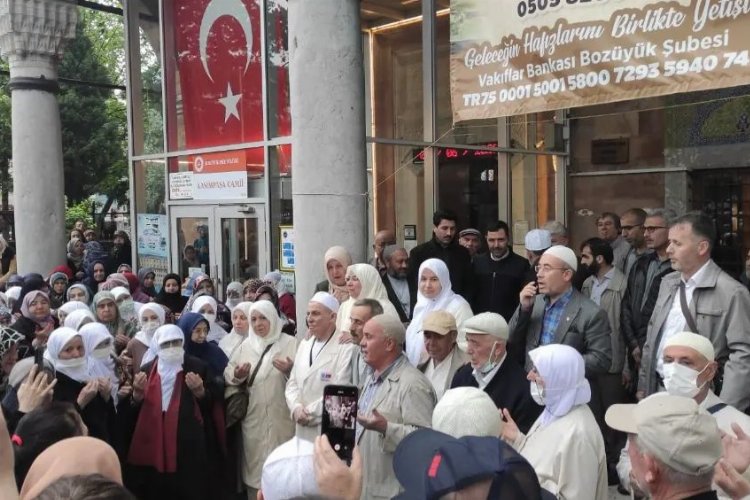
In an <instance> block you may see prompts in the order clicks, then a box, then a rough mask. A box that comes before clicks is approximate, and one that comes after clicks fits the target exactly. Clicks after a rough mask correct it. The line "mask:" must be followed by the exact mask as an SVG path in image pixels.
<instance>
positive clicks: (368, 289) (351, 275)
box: [336, 264, 399, 332]
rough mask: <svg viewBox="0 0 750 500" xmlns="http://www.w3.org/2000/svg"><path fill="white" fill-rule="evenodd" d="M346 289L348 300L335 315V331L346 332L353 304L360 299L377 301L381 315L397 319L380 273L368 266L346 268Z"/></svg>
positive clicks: (357, 265)
mask: <svg viewBox="0 0 750 500" xmlns="http://www.w3.org/2000/svg"><path fill="white" fill-rule="evenodd" d="M346 289H347V291H348V292H349V299H348V300H347V301H346V302H344V303H343V304H341V307H340V308H339V312H338V314H337V315H336V330H337V331H341V332H348V331H349V325H350V323H351V321H350V318H349V315H350V313H351V312H352V307H354V303H355V302H357V301H358V300H360V299H373V300H377V301H378V302H379V303H380V305H381V306H382V307H383V314H387V315H389V316H393V317H394V318H396V319H399V317H398V312H397V311H396V308H395V307H393V304H392V303H391V301H390V300H388V292H387V291H386V289H385V285H383V280H382V279H381V278H380V273H378V270H377V269H375V267H373V266H371V265H370V264H352V265H351V266H349V267H347V268H346Z"/></svg>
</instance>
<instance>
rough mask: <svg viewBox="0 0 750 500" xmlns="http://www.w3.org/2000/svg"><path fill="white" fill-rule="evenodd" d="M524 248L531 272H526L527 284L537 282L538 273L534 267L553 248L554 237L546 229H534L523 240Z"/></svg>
mask: <svg viewBox="0 0 750 500" xmlns="http://www.w3.org/2000/svg"><path fill="white" fill-rule="evenodd" d="M523 246H524V247H525V248H526V258H527V259H528V261H529V266H530V268H529V270H528V271H527V272H526V279H525V280H524V281H525V283H530V282H532V281H536V271H534V266H536V265H537V264H538V263H539V259H540V258H541V257H542V254H544V252H546V251H547V249H548V248H549V247H551V246H552V236H551V235H550V232H549V231H547V230H546V229H532V230H531V231H529V232H528V233H526V236H525V237H524V239H523Z"/></svg>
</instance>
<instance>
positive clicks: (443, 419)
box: [432, 387, 503, 438]
mask: <svg viewBox="0 0 750 500" xmlns="http://www.w3.org/2000/svg"><path fill="white" fill-rule="evenodd" d="M432 428H433V429H434V430H436V431H438V432H444V433H445V434H448V435H449V436H453V437H454V438H461V437H464V436H479V437H489V436H492V437H500V435H501V434H502V429H503V419H502V417H501V416H500V412H499V411H497V407H496V406H495V403H494V402H493V401H492V399H491V398H490V396H489V395H488V394H487V393H486V392H484V391H482V390H479V389H477V388H476V387H456V388H455V389H451V390H449V391H446V392H445V394H444V395H443V398H442V399H441V400H440V401H438V404H436V405H435V411H433V412H432Z"/></svg>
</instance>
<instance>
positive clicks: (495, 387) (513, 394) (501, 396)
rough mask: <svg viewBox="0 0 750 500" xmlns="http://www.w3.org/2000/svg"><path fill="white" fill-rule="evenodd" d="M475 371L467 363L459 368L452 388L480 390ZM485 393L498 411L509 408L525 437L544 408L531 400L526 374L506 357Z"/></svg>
mask: <svg viewBox="0 0 750 500" xmlns="http://www.w3.org/2000/svg"><path fill="white" fill-rule="evenodd" d="M472 371H473V369H472V367H471V365H470V364H468V363H467V364H466V365H464V366H462V367H461V368H459V369H458V371H457V372H456V375H454V376H453V382H452V383H451V389H453V388H455V387H479V384H478V383H477V380H476V379H475V378H474V375H472ZM484 392H486V393H487V394H489V396H490V397H491V398H492V401H493V402H494V403H495V406H497V407H498V409H503V408H507V410H508V412H510V416H511V417H513V420H515V422H516V425H518V429H519V430H520V431H521V432H523V433H524V434H525V433H527V432H529V429H530V428H531V426H532V425H533V424H534V422H535V421H536V419H537V417H538V416H539V415H540V414H541V413H542V410H543V409H544V408H543V407H541V406H539V405H538V404H536V403H535V402H534V400H533V399H532V398H531V391H530V390H529V381H528V380H526V372H525V371H524V370H523V368H521V367H520V366H519V365H518V364H516V363H514V362H513V361H512V360H511V359H510V358H507V357H506V358H505V361H503V364H502V365H501V366H500V369H499V370H498V371H497V373H496V374H495V376H494V377H492V380H491V381H490V383H489V384H487V387H485V388H484Z"/></svg>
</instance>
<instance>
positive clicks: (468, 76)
mask: <svg viewBox="0 0 750 500" xmlns="http://www.w3.org/2000/svg"><path fill="white" fill-rule="evenodd" d="M748 83H750V0H672V1H669V2H666V1H664V2H659V1H654V0H452V1H451V99H452V105H453V120H454V122H459V121H463V120H474V119H483V118H495V117H500V116H510V115H518V114H524V113H532V112H539V111H548V110H555V109H561V108H571V107H578V106H587V105H592V104H601V103H607V102H614V101H623V100H629V99H638V98H644V97H654V96H660V95H667V94H674V93H678V92H692V91H698V90H709V89H718V88H724V87H733V86H737V85H744V84H748Z"/></svg>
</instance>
